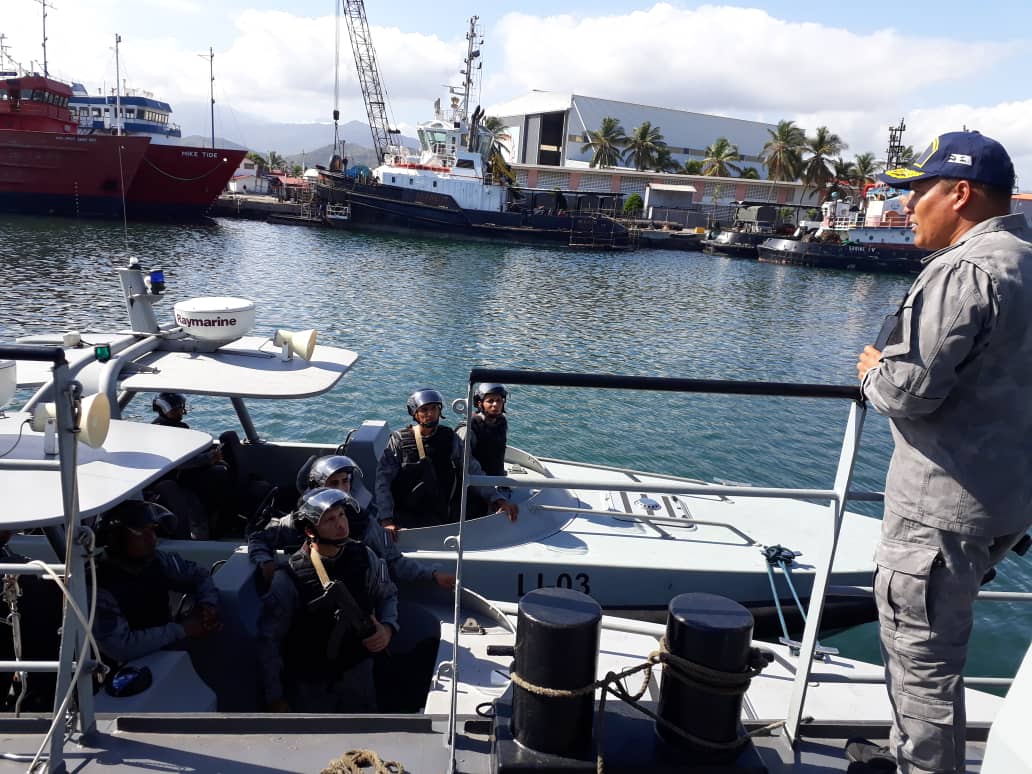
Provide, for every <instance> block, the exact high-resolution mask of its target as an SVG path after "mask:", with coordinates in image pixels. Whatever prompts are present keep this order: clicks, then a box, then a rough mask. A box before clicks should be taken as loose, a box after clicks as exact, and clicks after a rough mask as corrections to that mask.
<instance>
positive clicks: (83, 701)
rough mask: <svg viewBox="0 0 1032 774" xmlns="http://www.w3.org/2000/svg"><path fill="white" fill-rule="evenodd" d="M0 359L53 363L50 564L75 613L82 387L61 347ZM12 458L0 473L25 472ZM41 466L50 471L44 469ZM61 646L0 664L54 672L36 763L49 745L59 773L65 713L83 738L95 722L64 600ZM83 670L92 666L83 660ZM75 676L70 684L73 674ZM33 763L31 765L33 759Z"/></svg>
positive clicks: (80, 641) (76, 627) (73, 621)
mask: <svg viewBox="0 0 1032 774" xmlns="http://www.w3.org/2000/svg"><path fill="white" fill-rule="evenodd" d="M0 359H12V360H23V361H34V362H50V363H53V365H54V377H53V382H52V383H53V395H52V398H53V400H54V404H55V407H56V409H55V415H56V416H55V421H56V425H57V449H58V463H59V470H60V479H61V501H62V508H63V512H64V522H63V526H64V535H65V557H64V563H63V564H62V565H49V567H50V569H51V570H53V571H54V572H56V573H58V574H63V575H64V578H65V580H64V584H65V586H66V587H67V589H68V593H69V595H70V597H71V599H73V600H75V601H76V603H77V604H78V605H79V607H80V609H82V608H83V604H84V603H85V601H86V599H87V590H86V579H85V568H84V563H83V557H82V551H80V550H78V546H77V538H78V534H79V518H78V515H79V493H78V482H77V447H78V441H77V439H76V434H77V433H78V428H77V422H78V411H79V408H78V407H79V405H80V399H81V397H82V386H81V385H80V384H79V383H78V382H76V381H74V380H73V379H72V377H71V374H70V372H69V368H68V361H67V360H66V358H65V353H64V350H63V349H62V348H61V347H53V346H33V345H27V344H21V345H19V344H9V345H0ZM17 462H18V461H17V460H5V459H2V458H0V470H3V469H8V470H24V469H25V466H22V465H18V464H16V463H17ZM43 467H52V465H47V466H43ZM8 519H9V520H10V521H9V524H8V527H9V528H16V527H17V526H18V514H17V513H8ZM0 572H2V573H4V574H30V575H31V574H40V573H43V572H46V570H45V569H44V568H43V567H42V566H41V565H18V564H4V565H0ZM61 631H62V636H61V646H60V652H59V657H58V660H57V661H14V662H0V669H11V670H14V671H22V672H56V673H57V683H56V687H55V691H54V709H53V717H52V722H51V726H50V730H49V732H48V737H47V738H46V739H45V740H44V744H43V745H42V746H41V748H40V751H39V753H37V755H36V759H37V760H39V759H40V758H41V757H42V753H43V748H44V747H49V759H48V770H49V771H64V745H65V723H64V720H65V717H64V716H65V713H67V712H70V713H71V714H72V716H73V718H74V727H75V729H76V730H78V732H79V733H80V734H82V735H83V736H84V737H88V736H90V735H92V734H93V733H94V732H95V731H96V720H95V717H94V710H93V685H92V680H93V676H92V671H91V670H90V669H86V668H80V669H78V670H77V669H76V667H77V666H78V665H79V661H80V659H83V658H85V645H86V638H87V636H88V632H86V631H85V630H84V628H83V626H82V625H81V624H80V623H79V621H78V619H77V618H76V615H75V613H74V611H73V609H72V607H71V605H70V604H69V600H68V598H66V599H65V600H64V603H63V613H62V624H61ZM81 666H82V667H92V666H95V665H94V664H93V662H86V663H83V664H82V665H81ZM76 674H78V678H77V679H76V682H75V684H74V685H73V684H72V679H73V676H74V675H76ZM73 697H74V699H75V709H74V710H73V709H71V706H72V705H71V703H70V702H71V699H72V698H73ZM34 763H35V761H34Z"/></svg>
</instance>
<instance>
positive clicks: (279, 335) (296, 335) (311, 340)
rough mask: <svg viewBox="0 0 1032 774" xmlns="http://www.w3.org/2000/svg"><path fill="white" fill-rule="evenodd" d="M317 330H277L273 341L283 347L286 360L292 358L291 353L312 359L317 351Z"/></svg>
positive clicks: (283, 355) (282, 354)
mask: <svg viewBox="0 0 1032 774" xmlns="http://www.w3.org/2000/svg"><path fill="white" fill-rule="evenodd" d="M317 335H318V333H317V331H315V330H313V329H311V328H310V329H308V330H306V331H282V330H281V331H276V336H275V337H274V338H273V340H272V343H273V344H274V345H275V346H277V347H282V348H283V352H282V353H281V356H282V357H283V359H284V360H289V359H290V353H293V354H295V355H297V356H298V357H300V358H302V359H304V360H311V359H312V354H313V353H314V352H315V339H316V336H317Z"/></svg>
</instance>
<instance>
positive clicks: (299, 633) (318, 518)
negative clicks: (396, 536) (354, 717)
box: [258, 487, 398, 713]
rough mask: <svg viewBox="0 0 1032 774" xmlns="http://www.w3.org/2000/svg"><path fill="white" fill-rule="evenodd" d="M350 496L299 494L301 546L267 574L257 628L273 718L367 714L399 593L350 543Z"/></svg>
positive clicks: (364, 551) (378, 564)
mask: <svg viewBox="0 0 1032 774" xmlns="http://www.w3.org/2000/svg"><path fill="white" fill-rule="evenodd" d="M359 513H360V509H359V507H358V503H357V502H356V501H355V498H353V497H352V496H351V495H349V494H346V493H344V492H341V491H339V490H336V489H327V488H325V487H320V488H317V489H313V490H311V491H309V492H306V493H305V494H304V495H302V498H301V504H300V505H299V506H298V507H297V510H296V511H295V512H294V523H295V524H297V525H298V526H300V527H302V528H303V529H304V532H305V536H306V538H307V539H306V542H305V544H304V545H303V546H302V547H301V548H300V549H299V550H298V551H297V552H296V553H294V554H293V555H292V556H291V557H290V562H289V569H288V572H278V573H275V575H273V579H272V587H271V589H270V590H269V593H268V594H266V595H265V597H264V598H263V610H262V617H261V620H260V621H259V625H258V649H259V653H258V657H259V661H260V665H261V667H260V668H261V680H262V687H263V689H264V692H265V700H266V702H267V705H268V708H269V710H270V711H272V712H289V711H295V712H330V713H337V712H372V711H375V710H376V690H375V685H374V680H373V659H372V656H373V654H375V653H380V652H381V651H383V650H385V649H386V648H387V646H388V645H389V644H390V642H391V638H392V637H393V636H394V633H395V632H396V631H397V630H398V623H397V622H398V592H397V589H396V588H395V586H394V584H393V583H392V582H391V581H390V578H389V577H388V574H387V567H386V565H384V563H383V561H382V560H380V559H379V558H377V556H376V555H375V554H374V553H373V552H372V551H371V550H370V549H368V548H366V547H365V546H364V545H362V544H361V543H359V542H358V541H356V540H351V539H349V534H350V525H349V518H350V517H357V516H358V515H359Z"/></svg>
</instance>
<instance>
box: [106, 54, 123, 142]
mask: <svg viewBox="0 0 1032 774" xmlns="http://www.w3.org/2000/svg"><path fill="white" fill-rule="evenodd" d="M121 42H122V36H121V35H119V34H117V33H116V34H115V134H116V135H121V134H122V71H121V70H120V69H119V66H118V44H119V43H121ZM105 101H106V100H105Z"/></svg>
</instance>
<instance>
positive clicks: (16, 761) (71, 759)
mask: <svg viewBox="0 0 1032 774" xmlns="http://www.w3.org/2000/svg"><path fill="white" fill-rule="evenodd" d="M12 357H14V358H17V359H19V360H22V361H24V360H27V359H39V360H42V361H46V362H52V363H53V364H54V365H55V373H54V389H53V397H54V398H55V400H56V408H55V411H54V414H55V415H56V424H57V428H56V433H55V435H56V442H57V450H58V453H57V457H56V459H55V458H54V457H52V456H46V455H45V454H44V453H43V448H44V444H46V443H47V441H46V434H45V433H39V432H36V431H35V430H32V429H28V428H26V427H24V426H23V423H24V420H25V419H26V416H25V415H23V414H20V413H15V414H12V415H11V416H8V417H5V418H4V419H2V420H0V442H2V443H3V448H5V449H7V450H8V451H7V453H6V454H5V455H4V457H3V458H0V492H3V493H4V494H3V504H4V508H3V509H2V516H0V521H2V524H0V526H3V527H4V528H6V529H16V528H23V527H26V526H30V525H31V526H37V527H51V528H59V529H63V531H64V533H65V534H67V535H69V536H70V537H71V540H69V541H68V543H67V546H66V547H67V549H68V550H67V551H66V553H65V562H64V565H63V566H58V567H55V568H52V569H53V570H54V572H55V573H57V574H58V575H60V576H61V577H63V578H64V581H63V588H65V589H67V593H68V596H69V598H70V599H74V600H76V601H77V603H78V604H79V606H80V609H82V610H90V609H91V606H90V604H89V600H88V598H87V594H86V587H85V583H84V571H85V568H86V565H85V564H84V561H83V555H82V552H81V551H79V550H75V547H76V546H84V545H85V546H88V545H89V543H90V540H89V532H88V531H87V530H85V529H83V527H82V519H83V518H84V517H85V516H88V515H91V514H95V513H96V512H98V511H99V510H101V509H102V508H105V507H107V506H108V505H110V504H112V503H113V502H117V501H119V500H121V499H122V498H124V497H126V496H131V495H132V494H133V493H134V492H135V491H136V488H137V487H138V486H139V485H141V484H142V483H144V482H146V481H147V480H150V479H153V478H154V477H157V476H160V475H162V474H163V473H165V472H167V471H168V470H170V469H172V468H173V467H174V466H175V465H177V464H178V463H179V462H180V461H181V460H182V459H183V458H184V457H186V456H189V455H190V454H192V453H196V452H197V451H199V450H201V449H203V448H205V446H206V445H207V443H208V439H207V438H206V437H205V436H204V434H202V433H196V432H192V431H183V430H175V429H170V428H162V427H155V426H151V425H139V424H131V423H125V422H119V421H117V420H116V421H113V422H112V423H111V427H110V430H109V431H108V432H107V437H106V438H104V439H102V440H100V444H101V446H100V448H96V449H94V450H93V451H91V452H84V453H83V454H82V456H81V457H80V456H79V452H80V449H79V448H78V444H77V443H76V437H77V435H79V428H80V426H85V421H80V419H79V418H78V408H77V407H78V406H79V405H80V404H79V394H80V389H79V388H78V386H77V385H76V384H74V383H73V382H72V381H71V380H70V378H69V373H68V367H67V362H66V360H65V358H64V353H63V352H62V351H61V350H60V349H57V348H53V347H51V348H26V347H20V348H15V347H0V358H12ZM483 375H484V374H477V373H474V374H473V375H471V379H472V378H478V377H480V376H483ZM94 440H95V441H96V440H99V439H97V438H95V439H94ZM156 449H161V450H162V451H160V452H158V451H154V450H156ZM467 462H468V460H467ZM80 483H81V486H80ZM40 485H42V487H43V490H40V489H38V487H39V486H40ZM41 491H45V492H50V493H51V494H48V495H44V496H40V495H41ZM57 492H60V497H59V498H58V497H56V495H55V494H54V493H57ZM840 518H841V511H839V512H838V518H836V519H829V520H828V523H827V524H826V525H825V526H826V528H827V530H828V531H829V532H836V531H837V530H836V527H837V524H838V521H839V520H840ZM463 526H464V523H463V522H462V521H460V524H459V525H458V529H459V531H460V534H461V531H462V528H463ZM461 558H462V557H461V553H460V556H459V559H460V562H459V586H460V590H461V585H462V563H461ZM227 566H228V565H227ZM0 571H2V572H4V573H18V572H25V571H30V572H41V571H42V570H41V568H40V567H39V566H38V565H35V564H33V565H28V566H26V565H14V566H11V565H8V566H4V567H2V568H0ZM224 571H225V568H224V570H222V571H220V572H219V573H217V574H216V578H218V577H219V575H221V574H222V572H224ZM251 573H252V575H253V570H252V571H251ZM828 577H829V568H828V567H823V568H820V571H819V575H818V578H819V579H820V582H819V583H818V585H817V589H818V593H817V594H816V595H815V598H814V600H813V602H812V603H811V605H810V608H809V617H808V626H807V629H806V633H805V636H804V638H803V642H802V643H801V646H800V647H801V655H800V656H798V657H797V656H795V655H793V654H792V652H791V651H790V650H789V649H787V648H783V647H780V646H773V647H771V648H770V651H771V653H772V659H773V661H772V663H771V664H770V665H769V666H768V667H767V668H766V669H764V670H763V671H762V672H761V673H760V674H759V675H758V676H756V677H754V678H753V680H752V682H751V684H750V685H749V687H748V690H747V693H746V694H745V697H744V703H743V708H742V720H743V722H744V725H745V728H746V729H748V730H750V731H756V732H758V734H757V736H755V737H754V738H753V739H752V740H751V742H749V743H748V745H747V747H746V748H745V750H744V751H743V752H742V753H741V754H740V755H739V757H738V758H737V759H736V760H735V761H734V762H733V763H729V764H727V765H723V766H720V767H717V766H711V767H710V768H709V770H710V771H769V772H828V771H844V770H846V768H847V761H846V760H845V758H844V757H843V756H842V754H841V752H840V751H841V749H842V743H843V741H844V740H845V739H846V738H848V737H851V736H854V735H865V736H868V737H871V738H874V739H879V738H883V737H884V733H885V731H886V720H887V718H888V713H889V707H888V700H887V698H886V695H885V692H884V689H883V687H881V686H879V685H876V684H874V683H875V682H876V681H877V679H878V677H879V674H880V669H879V668H878V667H876V666H873V665H867V664H862V663H860V662H855V661H850V660H848V659H843V658H840V657H837V656H835V655H833V654H828V653H825V654H823V655H820V656H819V657H818V659H817V660H815V659H814V652H815V647H816V632H817V628H818V621H819V618H820V606H821V602H822V601H823V600H822V596H821V594H820V593H819V592H820V591H822V590H823V588H824V587H825V584H826V582H827V579H828ZM243 589H244V587H243V586H241V587H239V589H238V590H239V591H243ZM1023 596H1025V597H1027V596H1028V595H1023ZM242 600H243V595H242V594H241V593H238V594H237V596H236V598H235V601H236V602H238V603H239V602H241V601H242ZM469 601H471V602H473V603H474V604H472V605H471V607H470V608H469V610H470V612H472V613H473V615H474V616H476V617H477V619H478V624H477V625H475V626H470V627H466V628H465V630H463V629H460V628H459V627H458V626H455V627H454V629H453V631H454V635H453V636H454V642H455V644H456V646H457V647H456V648H455V650H454V651H453V652H452V654H451V656H450V658H449V659H442V658H440V655H439V656H438V661H437V666H436V669H435V675H436V677H435V678H434V681H435V683H436V682H437V681H443V682H445V683H449V682H450V684H449V685H448V686H447V688H448V690H447V691H445V690H442V691H440V692H439V693H438V692H437V691H436V685H435V688H434V689H432V690H431V691H430V692H429V693H428V695H427V699H426V704H425V707H424V712H423V713H422V714H404V715H400V716H391V715H371V716H322V717H314V716H280V715H276V716H272V715H262V714H253V713H238V714H226V713H215V712H205V711H203V710H198V711H195V712H192V713H189V714H176V715H168V714H161V713H162V712H163V711H165V712H167V711H168V710H167V707H168V704H169V701H170V700H181V701H180V706H179V707H178V708H177V709H179V710H180V711H182V709H183V703H182V700H187V699H190V698H193V699H194V700H197V701H199V702H203V700H204V695H203V692H197V693H196V694H194V693H192V689H191V683H190V682H189V680H188V679H185V678H187V677H189V672H190V670H189V665H188V663H184V661H185V655H184V654H169V653H160V654H155V655H156V656H157V657H158V658H159V660H162V659H167V658H169V657H175V656H177V655H178V656H182V658H180V659H179V664H178V669H179V671H178V672H177V673H176V674H170V673H169V671H168V670H164V669H161V668H156V669H155V673H156V674H157V675H158V676H159V678H164V679H165V680H166V682H163V683H160V684H157V685H154V686H152V687H151V688H150V689H148V690H147V691H145V692H144V693H143V694H140V695H138V696H134V697H129V698H128V699H117V700H111V701H109V700H108V697H107V696H106V695H104V694H101V695H100V696H98V697H97V698H96V699H95V698H94V694H93V691H92V688H91V684H90V682H91V674H90V673H91V671H92V670H93V669H94V668H95V667H96V662H95V661H93V660H92V659H90V657H89V656H88V654H87V648H86V646H85V645H84V634H85V632H86V631H88V621H86V622H81V621H80V620H78V619H77V618H76V617H75V616H74V615H73V614H72V612H71V611H70V609H68V607H67V606H66V610H65V617H64V625H63V627H62V630H63V632H64V640H63V646H62V651H61V657H60V660H59V661H58V662H48V663H40V662H35V663H27V662H17V663H11V662H4V663H0V668H2V669H8V670H22V671H25V672H33V671H46V670H55V669H56V670H57V671H58V687H59V689H58V692H57V699H56V700H55V705H56V709H55V713H54V720H53V721H51V719H49V718H45V717H43V718H40V717H31V718H30V717H21V718H16V717H12V716H9V715H8V716H2V717H0V738H2V740H3V741H2V744H3V750H4V752H3V755H2V756H0V771H24V770H25V766H26V764H27V763H29V761H30V760H32V758H33V757H36V758H37V760H39V761H43V764H42V766H41V767H33V769H32V770H37V771H38V770H47V771H50V772H65V771H70V770H75V771H80V772H91V771H153V770H155V769H170V768H177V769H179V770H195V771H222V772H242V771H248V772H253V771H264V772H311V771H317V770H322V767H324V766H326V765H327V764H328V762H329V761H330V760H332V759H334V758H336V757H337V756H338V755H341V754H342V753H343V752H344V751H347V750H354V749H362V750H371V751H373V752H375V753H376V754H377V755H378V756H379V757H380V758H382V759H387V760H397V761H400V762H401V763H402V764H403V766H404V769H405V770H406V771H409V772H452V771H455V772H495V771H501V770H510V771H512V770H519V771H525V770H534V769H535V768H536V769H538V770H558V769H557V768H556V766H558V765H559V764H562V765H563V766H564V767H565V768H564V769H563V770H569V771H576V770H582V771H583V770H588V769H589V768H593V767H594V763H595V760H594V757H595V753H598V754H599V755H600V757H602V758H604V760H605V763H606V768H607V770H609V771H610V772H613V771H626V772H629V771H641V770H649V771H675V770H683V769H684V767H685V766H686V765H689V764H692V763H697V762H698V761H697V759H696V757H695V756H694V755H693V754H692V753H691V752H687V751H686V750H685V749H684V748H682V747H680V746H678V745H673V746H670V745H662V744H660V743H659V742H658V741H657V737H656V734H655V731H654V729H653V726H652V724H651V722H650V721H648V720H645V719H642V718H641V717H640V716H637V715H633V714H631V713H630V710H629V709H628V708H627V707H625V706H623V705H618V704H617V703H616V702H615V701H614V700H612V699H611V701H610V703H609V704H608V705H607V709H606V724H605V732H604V733H602V725H601V722H599V724H598V725H597V726H596V727H597V729H598V730H597V731H596V735H595V746H594V747H593V748H592V749H591V752H590V753H589V754H587V755H586V756H583V757H582V758H580V759H576V760H573V759H570V758H564V759H563V760H560V761H555V760H553V761H552V764H554V765H552V766H551V767H550V768H546V767H545V766H543V765H542V766H534V765H532V764H531V763H528V762H527V761H528V760H529V759H526V760H523V761H522V765H519V766H517V765H514V760H513V759H512V758H511V757H510V758H505V757H504V756H503V755H502V753H501V749H502V741H501V740H500V739H499V737H500V735H501V736H504V732H505V731H506V729H507V728H509V726H508V725H507V723H506V722H505V720H504V717H505V712H506V707H507V706H509V704H510V703H511V700H512V698H513V692H514V689H513V688H512V686H509V685H508V677H509V674H508V672H507V670H506V668H505V664H504V661H502V662H501V663H499V661H500V660H501V659H505V660H507V658H506V657H505V656H501V657H499V656H494V657H492V656H491V655H490V654H489V652H488V651H487V648H486V647H485V644H486V643H488V642H491V643H497V642H499V641H509V642H511V624H510V625H507V624H506V617H505V616H504V615H501V614H502V613H507V614H511V613H512V612H513V611H514V607H513V606H505V605H499V606H496V607H495V608H493V609H492V608H491V606H490V605H488V604H487V603H482V602H480V603H477V602H476V601H475V600H474V599H473V598H469ZM245 607H246V605H245V604H238V605H237V607H236V612H239V611H241V610H243V609H244V608H245ZM432 607H433V606H432V605H429V606H428V607H427V608H426V609H428V610H429V609H432ZM454 611H455V621H456V623H457V620H458V618H459V617H460V616H461V615H462V614H463V609H462V607H461V606H460V605H459V604H458V603H456V605H455V608H454ZM444 618H445V619H447V616H444ZM84 624H85V626H84ZM442 631H443V629H442ZM661 632H662V628H661V627H657V626H655V625H651V624H647V623H642V622H634V621H621V620H619V619H603V621H602V628H601V636H600V641H599V645H600V648H599V653H600V659H599V663H598V669H597V670H596V673H597V674H600V675H601V674H604V670H608V669H612V670H614V671H615V670H618V669H620V668H622V667H623V666H624V665H629V664H633V663H634V662H635V660H636V659H635V657H634V656H632V655H629V654H632V653H634V652H635V648H642V646H644V647H643V648H642V649H641V650H638V651H637V659H639V660H640V658H641V657H642V656H643V655H644V652H645V651H646V650H649V649H652V648H654V647H655V642H656V640H655V637H656V636H657V635H658V634H659V633H661ZM764 647H766V646H764ZM442 650H444V651H445V652H447V651H449V650H450V648H448V647H444V648H442ZM245 652H246V651H245V650H243V649H237V650H236V651H235V653H236V654H237V655H238V656H239V655H242V654H243V653H245ZM557 655H558V656H559V657H562V655H564V654H557ZM517 658H519V657H518V656H517ZM156 666H157V664H156ZM77 667H78V668H81V669H77ZM485 676H486V681H485ZM231 677H232V676H231ZM666 679H667V678H666V676H665V675H664V678H663V680H664V684H665V681H666ZM662 690H663V687H662V685H661V686H659V687H658V689H657V686H656V678H655V676H653V679H652V680H651V681H650V682H649V684H648V685H647V686H646V688H645V692H644V695H643V697H642V704H643V706H644V707H645V708H646V709H649V708H651V709H653V710H655V709H656V704H655V702H656V698H657V695H658V692H657V691H662ZM446 693H447V695H448V698H447V699H445V698H444V697H445V695H446ZM73 695H74V696H75V699H76V701H75V702H74V703H69V701H68V699H70V698H71V697H72V696H73ZM184 695H185V696H184ZM484 696H487V697H489V698H488V699H487V701H489V702H490V701H492V700H493V704H492V705H481V706H478V704H476V703H475V702H479V701H480V699H481V697H484ZM596 697H597V692H596ZM967 699H968V731H969V738H970V740H971V741H970V742H969V744H968V769H969V770H971V769H974V768H980V770H981V771H983V772H986V774H1003V772H1007V773H1008V774H1010V773H1012V772H1020V771H1027V770H1028V760H1027V756H1024V755H1023V744H1022V733H1023V731H1022V724H1023V722H1024V720H1026V719H1027V715H1028V711H1029V709H1030V707H1032V655H1026V659H1025V663H1024V665H1023V668H1022V670H1021V672H1020V673H1019V677H1018V681H1017V683H1016V684H1015V686H1014V687H1013V688H1012V689H1011V693H1010V695H1009V697H1008V699H1007V701H1006V702H1004V701H1003V700H1002V699H1001V698H999V697H996V696H991V695H988V694H982V693H979V692H977V691H973V690H969V691H968V692H967ZM554 701H555V700H554ZM558 701H560V702H562V701H566V700H564V699H560V700H558ZM119 702H123V703H122V704H121V705H120V704H119ZM102 705H103V706H102ZM162 705H164V708H163V706H162ZM491 706H493V707H494V712H495V713H496V714H498V715H499V717H500V718H501V719H495V720H494V722H492V720H491V719H490V718H485V717H484V716H483V715H490V714H491ZM445 709H446V711H443V710H445ZM471 709H475V710H477V711H478V712H480V713H482V714H474V713H473V712H471V711H470V710H471ZM98 711H100V714H98ZM994 718H995V719H996V726H995V727H994V729H993V733H992V736H991V737H989V744H988V746H986V745H985V744H984V743H983V742H984V740H985V738H986V729H987V728H988V724H989V723H990V722H992V721H993V720H994ZM771 724H774V726H775V727H774V728H769V729H768V728H767V727H768V726H770V725H771ZM48 728H49V729H50V731H51V733H50V734H49V735H47V729H48ZM66 732H67V739H66V738H65V734H66ZM588 733H590V731H589V732H588ZM531 752H533V751H531ZM554 757H555V756H553V758H554ZM983 758H985V761H984V765H981V764H982V763H983ZM515 763H516V764H520V763H521V762H520V761H519V760H516V761H515ZM503 765H508V766H509V768H508V769H505V768H503ZM327 770H333V769H327ZM337 770H341V769H337Z"/></svg>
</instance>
